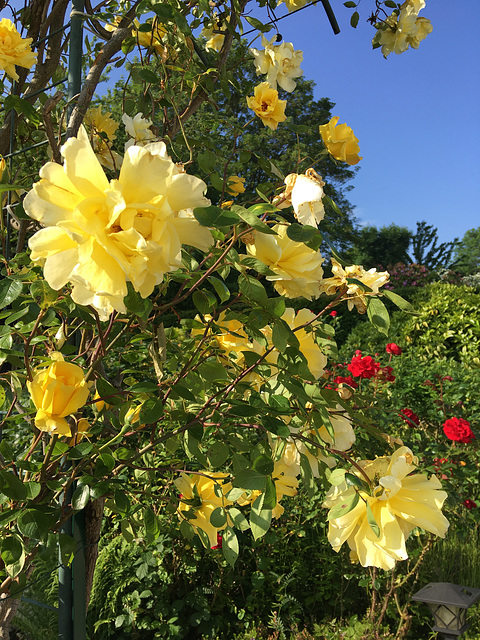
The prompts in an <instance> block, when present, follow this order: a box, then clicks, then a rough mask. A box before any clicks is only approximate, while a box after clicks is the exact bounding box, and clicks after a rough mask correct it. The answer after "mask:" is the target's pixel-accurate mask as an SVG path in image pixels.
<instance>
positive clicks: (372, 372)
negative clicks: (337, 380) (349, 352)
mask: <svg viewBox="0 0 480 640" xmlns="http://www.w3.org/2000/svg"><path fill="white" fill-rule="evenodd" d="M347 369H348V370H349V371H350V373H351V374H352V375H354V376H355V377H360V378H373V377H374V376H376V375H377V373H378V371H379V369H380V363H379V362H375V360H374V359H373V358H372V356H365V357H363V358H362V352H361V351H356V352H355V355H354V356H353V358H352V361H351V362H350V364H349V365H348V367H347Z"/></svg>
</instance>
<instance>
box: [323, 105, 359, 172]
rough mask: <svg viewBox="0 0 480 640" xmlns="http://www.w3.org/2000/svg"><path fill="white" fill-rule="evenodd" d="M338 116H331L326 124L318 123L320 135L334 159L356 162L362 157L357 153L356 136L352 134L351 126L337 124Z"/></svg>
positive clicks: (352, 163) (349, 162) (350, 162)
mask: <svg viewBox="0 0 480 640" xmlns="http://www.w3.org/2000/svg"><path fill="white" fill-rule="evenodd" d="M338 120H339V116H335V117H333V118H332V119H331V120H330V122H327V124H323V125H320V127H319V129H320V135H321V136H322V140H323V142H324V144H325V146H326V147H327V149H328V152H329V153H330V154H331V155H332V156H333V157H334V158H335V159H336V160H342V161H343V162H346V163H347V164H350V165H354V164H358V163H359V162H360V160H361V159H362V158H361V157H360V156H359V155H358V154H359V153H360V147H359V146H358V138H356V137H355V136H354V134H353V131H352V129H351V127H348V126H347V125H346V124H338V125H337V122H338Z"/></svg>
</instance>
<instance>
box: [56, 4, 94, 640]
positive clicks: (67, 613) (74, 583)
mask: <svg viewBox="0 0 480 640" xmlns="http://www.w3.org/2000/svg"><path fill="white" fill-rule="evenodd" d="M83 12H84V0H72V12H71V16H70V46H69V54H68V101H69V109H68V115H70V112H71V110H72V108H73V101H74V98H75V96H76V95H78V94H79V93H80V90H81V88H82V58H83V55H82V53H83V16H82V14H83ZM72 495H73V488H72V489H71V490H70V492H69V493H68V494H67V504H70V502H71V499H72ZM62 533H66V534H67V535H69V536H73V537H74V539H75V541H76V543H77V550H76V553H75V555H74V559H73V561H72V564H71V566H70V567H64V566H63V565H61V566H60V569H59V571H58V637H59V640H86V637H87V620H86V599H85V591H86V590H85V519H84V517H83V513H82V514H76V515H75V516H73V517H72V518H71V519H70V521H69V522H67V523H66V524H65V526H64V527H63V528H62Z"/></svg>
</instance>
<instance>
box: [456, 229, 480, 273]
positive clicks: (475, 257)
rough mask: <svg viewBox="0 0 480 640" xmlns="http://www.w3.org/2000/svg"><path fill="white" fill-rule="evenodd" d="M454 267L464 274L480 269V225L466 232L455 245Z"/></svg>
mask: <svg viewBox="0 0 480 640" xmlns="http://www.w3.org/2000/svg"><path fill="white" fill-rule="evenodd" d="M453 267H454V268H455V270H456V271H458V272H459V273H463V274H464V275H472V274H474V273H478V272H479V271H480V227H477V228H476V229H469V230H468V231H466V232H465V235H464V236H463V238H462V239H461V240H460V242H459V243H458V244H457V246H456V247H455V253H454V256H453Z"/></svg>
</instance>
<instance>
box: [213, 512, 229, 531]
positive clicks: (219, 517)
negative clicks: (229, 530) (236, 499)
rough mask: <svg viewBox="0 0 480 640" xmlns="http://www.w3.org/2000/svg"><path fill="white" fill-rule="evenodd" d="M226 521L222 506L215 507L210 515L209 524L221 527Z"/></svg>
mask: <svg viewBox="0 0 480 640" xmlns="http://www.w3.org/2000/svg"><path fill="white" fill-rule="evenodd" d="M226 523H227V514H226V512H225V509H224V508H223V507H217V508H216V509H214V510H213V511H212V513H211V515H210V524H211V525H212V526H214V527H216V528H217V529H220V528H221V527H223V525H224V524H226Z"/></svg>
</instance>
